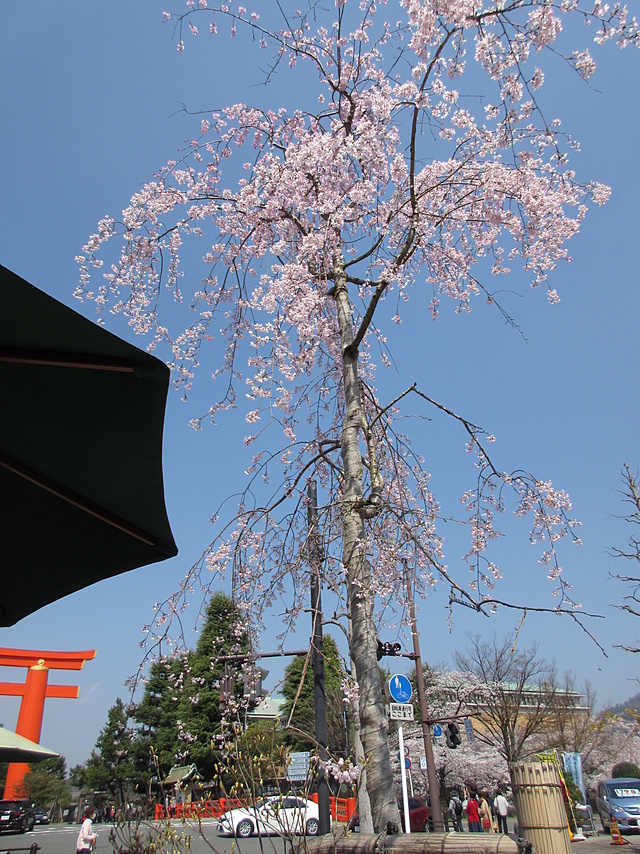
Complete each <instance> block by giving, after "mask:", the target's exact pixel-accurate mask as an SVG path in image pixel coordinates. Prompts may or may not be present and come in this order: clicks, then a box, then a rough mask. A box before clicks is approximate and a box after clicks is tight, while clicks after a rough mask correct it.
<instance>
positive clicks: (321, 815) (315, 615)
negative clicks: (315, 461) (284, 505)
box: [307, 480, 331, 836]
mask: <svg viewBox="0 0 640 854" xmlns="http://www.w3.org/2000/svg"><path fill="white" fill-rule="evenodd" d="M307 498H308V507H307V520H308V523H309V567H310V570H311V617H312V621H313V622H312V628H313V633H312V638H311V646H312V658H311V662H312V667H313V700H314V710H315V721H316V743H317V745H318V753H319V758H320V761H321V762H322V763H325V762H326V761H327V758H328V753H327V700H326V695H325V688H324V656H323V652H322V646H323V639H322V600H321V596H320V564H321V562H322V551H321V549H320V543H319V538H318V491H317V485H316V482H315V480H309V482H308V484H307ZM330 830H331V807H330V804H329V784H328V783H327V777H326V773H325V771H324V768H321V769H319V773H318V835H319V836H322V835H323V834H327V833H329V832H330Z"/></svg>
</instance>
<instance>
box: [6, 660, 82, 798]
mask: <svg viewBox="0 0 640 854" xmlns="http://www.w3.org/2000/svg"><path fill="white" fill-rule="evenodd" d="M95 656H96V651H95V649H91V650H84V651H82V652H53V651H51V650H34V649H7V648H6V647H0V667H27V668H28V671H27V678H26V680H25V682H24V683H23V684H20V683H17V682H0V695H2V696H6V697H22V702H21V703H20V712H19V714H18V723H17V725H16V729H15V731H16V732H17V733H18V735H22V736H24V738H28V739H29V740H30V741H35V742H36V743H39V741H40V733H41V731H42V719H43V716H44V701H45V699H47V698H48V697H54V698H58V699H69V700H75V699H77V697H78V692H79V690H80V689H79V688H78V686H77V685H49V684H48V678H49V671H50V670H82V668H83V667H84V663H85V661H90V660H91V659H93V658H95ZM28 770H29V765H28V764H27V763H26V762H12V763H11V764H10V765H9V768H8V770H7V780H6V783H5V787H4V797H5V798H12V797H19V796H20V795H21V788H22V781H23V780H24V776H25V774H26V773H27V771H28Z"/></svg>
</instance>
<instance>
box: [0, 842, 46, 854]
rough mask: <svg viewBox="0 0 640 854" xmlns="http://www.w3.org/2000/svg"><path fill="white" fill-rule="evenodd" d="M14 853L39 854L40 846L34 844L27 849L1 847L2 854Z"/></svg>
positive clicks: (0, 852)
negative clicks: (27, 853)
mask: <svg viewBox="0 0 640 854" xmlns="http://www.w3.org/2000/svg"><path fill="white" fill-rule="evenodd" d="M14 851H28V852H29V854H38V851H40V846H39V845H38V843H37V842H34V843H33V845H29V846H28V847H27V848H4V847H3V846H0V854H13V852H14Z"/></svg>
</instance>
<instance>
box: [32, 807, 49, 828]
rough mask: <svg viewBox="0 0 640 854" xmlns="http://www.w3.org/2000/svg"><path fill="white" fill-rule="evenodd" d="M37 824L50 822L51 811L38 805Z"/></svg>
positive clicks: (36, 812)
mask: <svg viewBox="0 0 640 854" xmlns="http://www.w3.org/2000/svg"><path fill="white" fill-rule="evenodd" d="M35 814H36V824H49V812H48V810H46V809H45V808H44V807H36V809H35Z"/></svg>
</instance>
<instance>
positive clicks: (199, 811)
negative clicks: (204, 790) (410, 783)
mask: <svg viewBox="0 0 640 854" xmlns="http://www.w3.org/2000/svg"><path fill="white" fill-rule="evenodd" d="M309 799H310V800H312V801H315V802H316V803H318V796H317V794H313V795H309ZM329 805H330V807H331V818H332V819H333V820H334V821H343V822H347V821H349V819H350V818H351V816H352V815H353V813H354V812H355V810H356V799H355V798H329ZM242 806H245V803H244V802H243V801H240V800H238V798H220V800H216V801H193V802H192V803H190V804H176V805H175V807H174V808H173V810H172V816H171V817H172V818H192V817H193V818H196V817H198V818H220V816H221V815H222V813H224V812H226V811H227V810H233V809H236V808H237V807H242ZM163 818H166V813H165V808H164V807H163V806H162V804H156V811H155V819H156V821H160V820H161V819H163Z"/></svg>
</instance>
